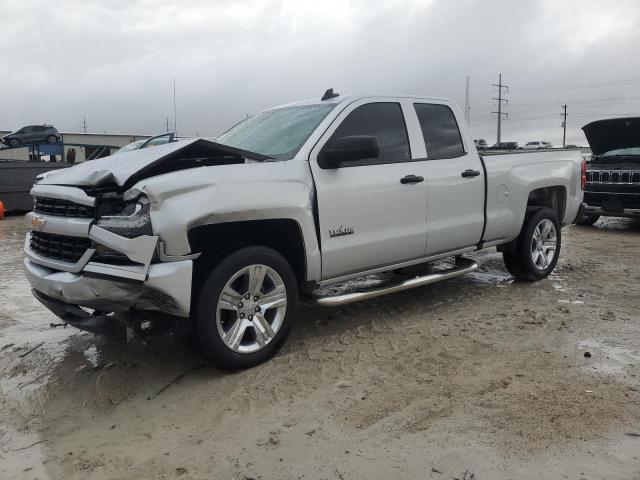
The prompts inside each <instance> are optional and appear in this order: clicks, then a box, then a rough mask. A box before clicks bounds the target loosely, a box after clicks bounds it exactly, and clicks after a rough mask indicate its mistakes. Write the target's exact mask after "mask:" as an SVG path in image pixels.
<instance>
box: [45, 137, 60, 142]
mask: <svg viewBox="0 0 640 480" xmlns="http://www.w3.org/2000/svg"><path fill="white" fill-rule="evenodd" d="M57 141H58V137H56V136H55V135H49V136H48V137H47V143H56V142H57Z"/></svg>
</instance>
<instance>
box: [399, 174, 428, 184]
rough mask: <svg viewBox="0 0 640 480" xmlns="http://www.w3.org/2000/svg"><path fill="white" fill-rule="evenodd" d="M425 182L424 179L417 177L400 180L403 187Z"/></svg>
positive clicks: (409, 176) (412, 176)
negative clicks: (407, 184) (408, 184)
mask: <svg viewBox="0 0 640 480" xmlns="http://www.w3.org/2000/svg"><path fill="white" fill-rule="evenodd" d="M420 182H424V177H419V176H417V175H407V176H406V177H402V178H401V179H400V183H402V184H403V185H404V184H406V183H420Z"/></svg>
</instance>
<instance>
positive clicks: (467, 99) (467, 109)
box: [464, 75, 471, 126]
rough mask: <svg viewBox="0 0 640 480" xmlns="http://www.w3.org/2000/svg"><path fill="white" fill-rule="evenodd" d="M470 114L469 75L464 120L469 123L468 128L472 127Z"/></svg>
mask: <svg viewBox="0 0 640 480" xmlns="http://www.w3.org/2000/svg"><path fill="white" fill-rule="evenodd" d="M470 113H471V106H470V105H469V75H467V89H466V93H465V96H464V118H465V120H466V121H467V126H470V125H471V120H470Z"/></svg>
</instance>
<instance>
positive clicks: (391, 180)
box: [310, 99, 427, 279]
mask: <svg viewBox="0 0 640 480" xmlns="http://www.w3.org/2000/svg"><path fill="white" fill-rule="evenodd" d="M386 100H387V99H376V101H371V100H359V101H357V102H354V103H352V104H351V105H349V106H348V107H346V108H345V109H344V110H343V111H342V112H341V113H340V114H339V115H338V117H337V118H336V119H335V120H334V122H333V123H332V125H331V127H329V129H328V130H327V131H326V132H325V133H324V135H323V136H322V138H321V139H320V141H319V142H318V144H317V145H316V146H315V147H314V148H313V150H312V152H311V156H310V164H311V169H312V173H313V176H314V180H315V184H316V194H317V203H318V220H319V231H320V242H321V249H322V278H323V279H330V278H336V277H340V276H344V275H349V274H352V273H356V272H361V271H365V270H372V269H375V268H377V267H383V266H387V265H392V264H397V263H401V262H405V261H410V260H415V259H420V258H423V257H424V253H425V244H426V215H427V210H426V209H427V207H426V200H427V190H426V186H425V185H426V183H425V182H424V175H425V164H426V161H425V160H424V158H421V159H417V160H416V159H414V158H412V150H411V145H410V140H409V135H408V132H407V126H406V122H405V117H404V113H403V105H402V104H401V103H400V102H398V101H397V99H389V100H388V101H386ZM405 108H411V104H410V102H407V104H406V105H405ZM415 130H417V127H415V128H414V132H413V134H412V135H411V137H412V138H415V137H416V136H417V134H418V132H415ZM351 135H372V136H375V137H376V138H377V140H378V144H379V150H380V153H379V155H378V157H377V158H370V159H364V160H362V161H357V163H356V164H350V165H349V166H341V167H338V168H327V167H322V166H321V165H320V164H319V163H318V154H319V153H320V152H321V151H322V148H323V147H324V146H325V145H327V144H329V143H330V142H333V141H335V139H336V138H339V137H343V136H351ZM403 179H404V180H403ZM407 179H408V180H407Z"/></svg>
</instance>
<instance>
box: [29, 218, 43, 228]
mask: <svg viewBox="0 0 640 480" xmlns="http://www.w3.org/2000/svg"><path fill="white" fill-rule="evenodd" d="M45 223H46V220H45V219H44V218H42V217H31V228H33V229H34V230H40V229H41V228H42V227H44V224H45Z"/></svg>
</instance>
